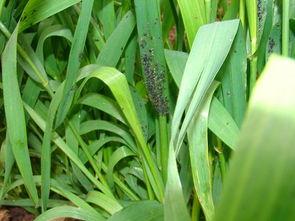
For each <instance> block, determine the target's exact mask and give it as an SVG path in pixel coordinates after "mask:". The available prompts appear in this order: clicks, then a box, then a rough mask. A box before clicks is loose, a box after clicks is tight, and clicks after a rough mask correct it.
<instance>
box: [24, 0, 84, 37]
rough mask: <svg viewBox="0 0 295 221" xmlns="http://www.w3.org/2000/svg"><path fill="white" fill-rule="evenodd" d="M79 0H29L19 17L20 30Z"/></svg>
mask: <svg viewBox="0 0 295 221" xmlns="http://www.w3.org/2000/svg"><path fill="white" fill-rule="evenodd" d="M80 1H81V0H65V1H60V0H30V1H29V2H28V3H27V5H26V7H25V8H24V10H23V12H22V15H21V19H20V27H19V28H20V32H22V31H24V30H25V29H27V28H29V27H30V26H32V25H34V24H36V23H38V22H40V21H42V20H44V19H46V18H48V17H49V16H52V15H54V14H56V13H58V12H60V11H62V10H64V9H66V8H68V7H70V6H72V5H74V4H77V3H78V2H80Z"/></svg>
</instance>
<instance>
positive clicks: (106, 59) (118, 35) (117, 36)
mask: <svg viewBox="0 0 295 221" xmlns="http://www.w3.org/2000/svg"><path fill="white" fill-rule="evenodd" d="M134 27H135V18H134V15H133V14H132V12H131V11H129V12H127V13H126V15H125V16H124V17H123V18H122V20H121V22H120V23H119V24H118V26H117V27H116V29H115V30H114V31H113V33H112V34H111V36H110V37H109V38H108V40H107V42H106V44H105V45H104V47H103V49H102V50H101V51H100V53H99V55H98V57H97V60H96V63H97V64H99V65H102V66H110V67H116V65H117V63H118V62H119V60H120V58H121V56H122V53H123V50H124V48H125V46H126V44H127V42H128V39H129V38H130V36H131V33H132V31H133V29H134Z"/></svg>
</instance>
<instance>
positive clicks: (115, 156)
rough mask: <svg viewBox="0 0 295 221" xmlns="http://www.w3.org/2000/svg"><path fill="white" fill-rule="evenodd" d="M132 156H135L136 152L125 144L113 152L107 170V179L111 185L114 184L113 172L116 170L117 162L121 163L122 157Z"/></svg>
mask: <svg viewBox="0 0 295 221" xmlns="http://www.w3.org/2000/svg"><path fill="white" fill-rule="evenodd" d="M131 156H135V153H134V152H132V151H131V150H130V149H129V148H128V147H125V146H122V147H119V148H118V149H116V150H115V151H114V152H113V153H112V155H111V157H110V159H109V163H108V171H107V181H108V183H109V185H110V186H111V187H112V186H113V185H114V177H113V172H114V168H115V166H116V164H117V163H119V162H120V161H121V160H122V159H124V158H127V157H131Z"/></svg>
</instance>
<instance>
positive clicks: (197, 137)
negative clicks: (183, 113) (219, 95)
mask: <svg viewBox="0 0 295 221" xmlns="http://www.w3.org/2000/svg"><path fill="white" fill-rule="evenodd" d="M217 86H218V83H217V82H214V83H213V84H212V85H211V86H210V88H209V90H208V92H207V94H206V97H205V98H204V101H203V103H202V104H201V111H200V113H198V112H197V113H196V114H195V116H194V118H193V119H192V121H191V123H190V125H189V128H188V132H187V135H188V136H187V137H188V143H189V153H190V162H191V170H192V174H193V181H194V187H195V191H196V194H197V196H198V200H199V202H200V204H201V206H202V208H203V211H204V214H205V217H206V220H208V221H209V220H212V219H213V215H214V204H213V198H212V182H211V171H210V170H211V168H210V161H209V150H208V117H209V110H210V103H211V101H212V97H213V94H214V91H215V90H216V88H217Z"/></svg>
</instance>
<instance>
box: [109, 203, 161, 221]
mask: <svg viewBox="0 0 295 221" xmlns="http://www.w3.org/2000/svg"><path fill="white" fill-rule="evenodd" d="M121 220H128V221H137V220H141V221H163V220H164V218H163V207H162V205H161V204H160V203H158V202H156V201H140V202H136V203H132V204H131V205H130V206H127V207H125V208H124V209H122V210H121V211H119V212H117V213H115V214H114V215H113V216H111V217H110V218H109V219H108V221H121Z"/></svg>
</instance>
